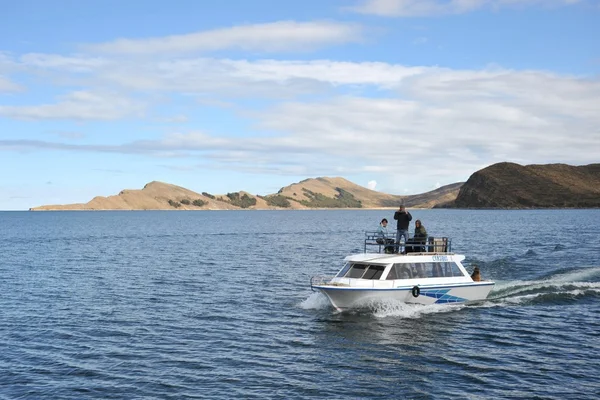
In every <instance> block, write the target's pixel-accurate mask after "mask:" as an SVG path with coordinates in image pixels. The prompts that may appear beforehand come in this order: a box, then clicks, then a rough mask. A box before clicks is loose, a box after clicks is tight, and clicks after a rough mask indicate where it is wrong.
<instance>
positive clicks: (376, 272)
mask: <svg viewBox="0 0 600 400" xmlns="http://www.w3.org/2000/svg"><path fill="white" fill-rule="evenodd" d="M384 269H385V265H373V264H371V265H369V269H368V270H367V272H365V274H364V275H363V277H362V278H363V279H379V278H381V274H383V270H384Z"/></svg>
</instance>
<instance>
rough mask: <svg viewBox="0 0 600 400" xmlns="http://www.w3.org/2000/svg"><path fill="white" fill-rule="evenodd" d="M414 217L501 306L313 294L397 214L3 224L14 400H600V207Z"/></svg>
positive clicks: (1, 385)
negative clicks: (360, 300) (374, 301)
mask: <svg viewBox="0 0 600 400" xmlns="http://www.w3.org/2000/svg"><path fill="white" fill-rule="evenodd" d="M412 214H413V222H414V220H415V219H417V218H419V219H421V220H422V221H423V224H424V226H425V227H426V228H427V230H428V231H429V233H430V235H433V236H435V235H438V236H443V235H446V236H451V237H452V239H453V250H454V251H455V252H457V253H462V254H465V255H466V256H467V259H466V261H465V265H467V267H468V266H469V265H470V264H471V263H476V264H478V265H479V266H480V268H481V271H482V274H483V277H484V278H485V279H493V280H495V281H496V283H497V284H496V287H495V289H494V291H492V293H491V294H490V298H489V299H488V300H487V301H485V302H483V303H481V304H477V305H469V306H464V305H462V306H460V305H459V306H447V305H443V306H442V305H437V306H407V305H401V304H393V303H391V304H382V305H380V306H379V307H378V308H376V309H373V310H369V311H360V312H348V313H338V312H336V311H335V310H334V309H333V308H331V306H329V303H328V302H327V301H326V299H325V298H324V297H323V295H321V294H319V293H313V292H311V290H310V285H309V281H310V277H311V276H312V275H323V274H325V275H327V274H334V273H335V272H337V270H338V269H339V268H340V267H341V266H342V263H343V261H342V260H343V257H344V256H346V255H347V254H349V253H353V252H358V251H361V250H362V245H363V243H362V239H363V232H364V230H374V229H376V228H377V226H378V223H379V220H381V218H383V217H387V218H388V219H390V220H391V219H392V216H393V211H391V210H383V211H382V210H377V211H375V210H364V211H363V210H335V211H329V210H327V211H192V212H186V211H164V212H162V211H148V212H145V211H140V212H43V213H37V212H0V254H1V257H0V398H2V399H203V398H207V399H232V398H240V399H264V398H269V399H309V398H315V399H320V398H330V399H391V398H397V399H399V398H410V399H420V398H422V399H445V398H448V399H449V398H452V399H454V398H469V399H489V398H538V399H582V398H584V399H592V398H598V397H599V396H600V210H535V211H468V210H413V211H412ZM412 229H414V223H411V230H412ZM468 269H470V268H469V267H468Z"/></svg>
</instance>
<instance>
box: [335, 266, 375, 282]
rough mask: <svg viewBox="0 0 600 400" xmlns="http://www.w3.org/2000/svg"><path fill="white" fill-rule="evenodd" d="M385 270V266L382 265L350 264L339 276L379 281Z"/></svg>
mask: <svg viewBox="0 0 600 400" xmlns="http://www.w3.org/2000/svg"><path fill="white" fill-rule="evenodd" d="M384 270H385V265H380V264H365V263H348V264H346V266H344V268H343V269H342V270H341V271H340V273H339V274H337V276H338V277H345V278H357V279H379V278H381V275H382V274H383V271H384Z"/></svg>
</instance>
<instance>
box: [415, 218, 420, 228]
mask: <svg viewBox="0 0 600 400" xmlns="http://www.w3.org/2000/svg"><path fill="white" fill-rule="evenodd" d="M415 226H416V227H417V228H418V227H419V226H421V220H420V219H418V220H416V221H415Z"/></svg>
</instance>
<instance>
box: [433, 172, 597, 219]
mask: <svg viewBox="0 0 600 400" xmlns="http://www.w3.org/2000/svg"><path fill="white" fill-rule="evenodd" d="M444 206H445V207H452V208H507V209H521V208H596V207H600V164H590V165H584V166H571V165H565V164H547V165H527V166H522V165H519V164H514V163H506V162H504V163H499V164H494V165H491V166H489V167H487V168H484V169H482V170H480V171H477V172H475V173H474V174H473V175H471V177H470V178H469V179H468V180H467V182H466V183H465V184H464V185H463V186H462V188H461V189H460V192H459V194H458V196H457V198H456V200H455V201H453V202H450V203H448V204H446V205H444Z"/></svg>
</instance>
